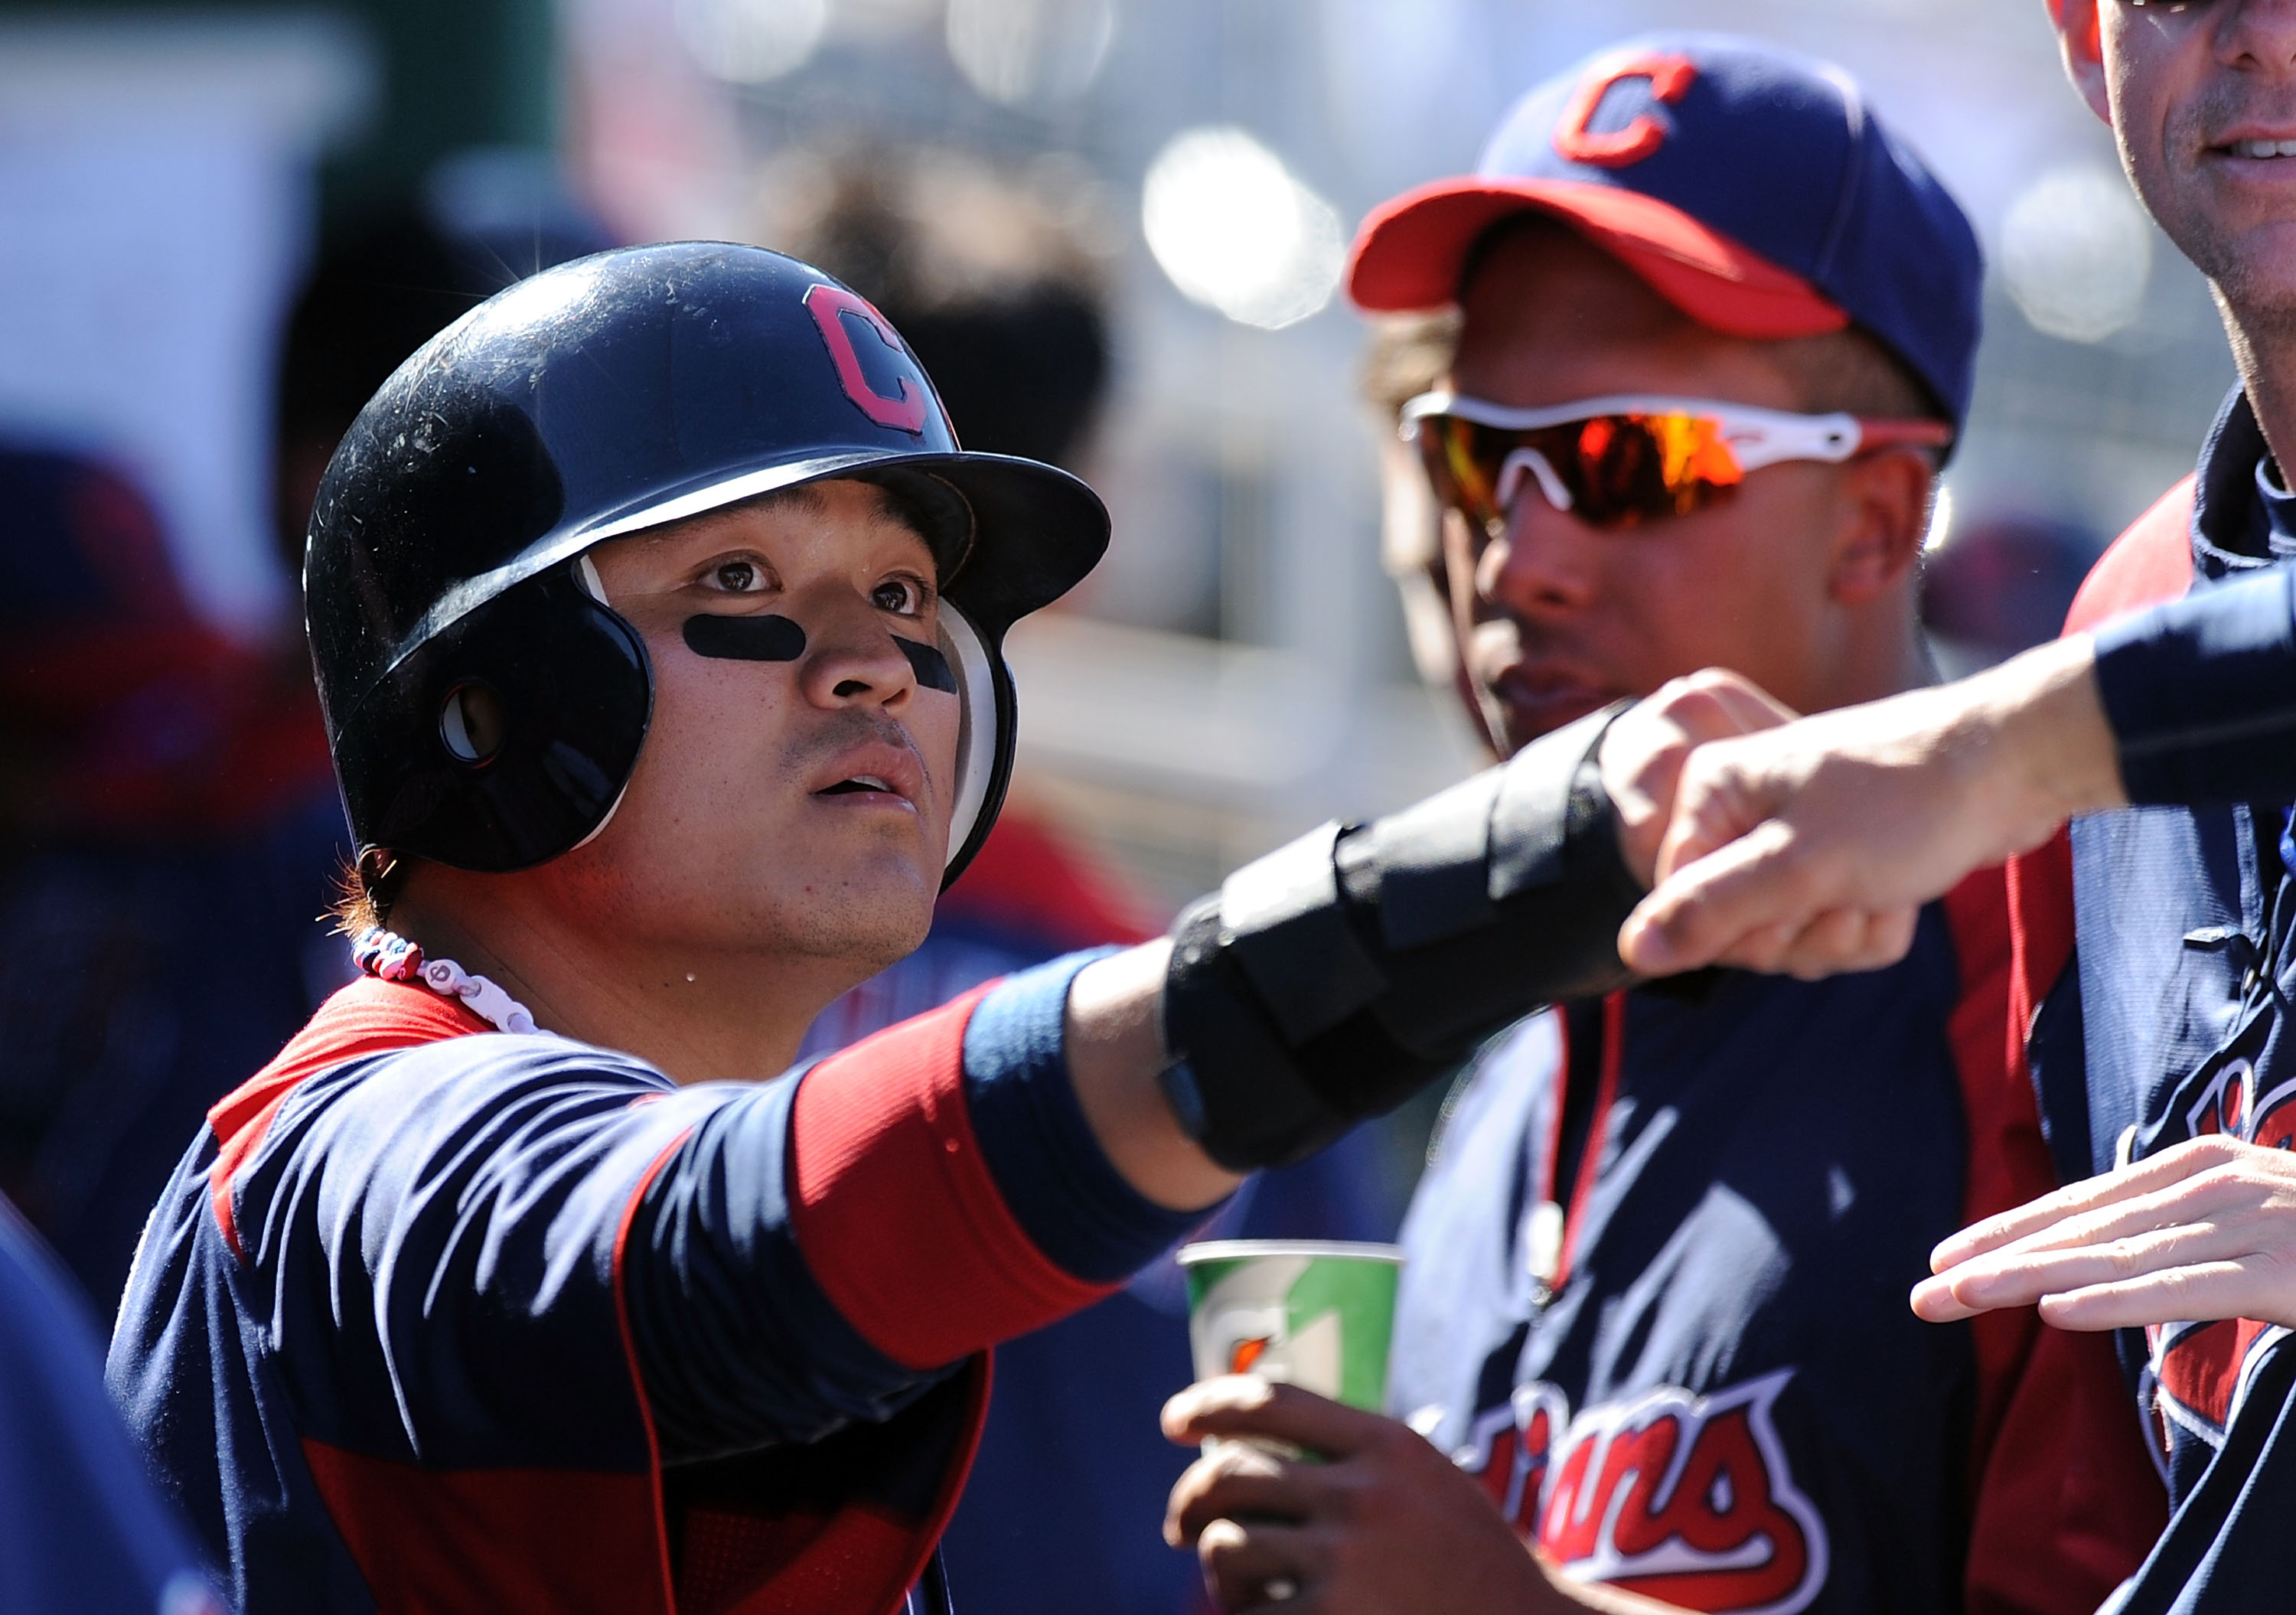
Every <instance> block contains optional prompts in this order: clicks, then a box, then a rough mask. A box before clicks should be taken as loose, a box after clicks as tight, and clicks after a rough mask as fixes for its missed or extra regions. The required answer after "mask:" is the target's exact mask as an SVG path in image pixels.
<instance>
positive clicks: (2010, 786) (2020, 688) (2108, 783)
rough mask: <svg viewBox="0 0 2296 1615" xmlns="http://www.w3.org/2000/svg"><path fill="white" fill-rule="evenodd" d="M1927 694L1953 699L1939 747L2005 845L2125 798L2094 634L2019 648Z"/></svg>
mask: <svg viewBox="0 0 2296 1615" xmlns="http://www.w3.org/2000/svg"><path fill="white" fill-rule="evenodd" d="M1915 699H1920V700H1938V701H1952V702H1953V703H1954V713H1953V716H1952V717H1951V718H1950V719H1949V720H1948V723H1947V725H1946V726H1945V728H1944V733H1943V735H1942V737H1941V742H1940V745H1939V750H1940V751H1941V753H1942V754H1943V755H1944V756H1945V757H1946V758H1948V766H1954V767H1960V768H1962V769H1963V770H1964V771H1965V772H1966V774H1967V775H1968V777H1969V779H1970V786H1969V789H1970V792H1971V794H1972V798H1973V799H1975V801H1976V802H1977V803H1978V805H1979V807H1980V813H1981V815H1982V816H1983V817H1984V818H1986V819H1987V820H1988V821H1989V822H1990V823H1992V824H1996V825H1997V826H1999V827H2000V830H2001V834H2000V836H1999V840H2001V841H2002V843H2003V844H2004V846H2005V847H2008V848H2011V849H2013V850H2021V849H2022V848H2025V847H2030V846H2033V845H2036V844H2038V843H2039V842H2040V841H2042V840H2046V838H2047V837H2048V836H2049V834H2050V833H2051V832H2054V830H2055V829H2056V827H2057V826H2058V825H2059V824H2062V823H2063V822H2064V821H2065V820H2067V819H2069V818H2071V817H2072V816H2074V815H2075V814H2080V813H2093V812H2096V811H2099V810H2101V809H2103V808H2107V807H2121V806H2124V805H2126V803H2127V800H2128V799H2127V797H2126V796H2125V795H2124V794H2123V792H2122V789H2121V783H2120V769H2119V767H2118V764H2117V760H2116V748H2115V743H2114V735H2113V730H2112V725H2111V724H2110V722H2109V721H2108V720H2107V717H2106V715H2105V709H2104V706H2103V701H2102V700H2101V699H2100V695H2099V691H2098V686H2097V674H2096V660H2095V651H2094V647H2093V646H2092V644H2091V642H2090V640H2089V638H2088V636H2087V635H2073V636H2071V637H2070V638H2066V639H2060V640H2055V641H2053V642H2051V643H2050V644H2045V645H2041V646H2038V647H2037V648H2036V649H2033V650H2030V651H2028V652H2025V653H2024V654H2022V655H2021V656H2016V657H2013V658H2012V659H2011V660H2008V661H2005V662H2004V663H2002V664H2001V665H2000V666H1999V667H1997V668H1990V669H1989V670H1988V671H1986V672H1983V673H1980V674H1978V675H1976V676H1973V677H1972V678H1969V679H1967V680H1965V681H1964V683H1963V684H1961V685H1948V686H1946V687H1945V688H1943V689H1940V690H1937V691H1932V692H1926V693H1923V695H1922V696H1919V697H1916V698H1915Z"/></svg>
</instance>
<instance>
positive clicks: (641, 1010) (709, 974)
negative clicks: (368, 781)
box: [389, 869, 867, 1083]
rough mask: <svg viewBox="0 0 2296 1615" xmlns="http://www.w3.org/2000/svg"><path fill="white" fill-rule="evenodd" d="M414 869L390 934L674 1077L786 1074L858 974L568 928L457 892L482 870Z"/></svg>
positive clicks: (539, 1020) (572, 1032) (753, 953)
mask: <svg viewBox="0 0 2296 1615" xmlns="http://www.w3.org/2000/svg"><path fill="white" fill-rule="evenodd" d="M422 873H423V874H424V875H425V876H426V877H429V878H427V879H425V880H424V881H422V882H421V883H419V884H416V883H410V885H409V888H408V889H407V891H406V893H405V894H404V895H403V896H402V897H401V898H400V899H399V901H398V903H397V905H396V906H394V907H393V908H392V910H391V914H390V922H389V923H390V928H391V929H392V930H396V931H398V933H399V934H400V935H402V936H404V937H406V938H407V939H409V940H411V941H414V942H416V943H419V944H420V945H421V946H422V951H423V952H424V954H425V955H428V956H430V957H432V958H446V959H452V960H453V961H454V962H455V963H457V964H459V965H461V966H462V967H463V969H464V970H465V971H469V972H470V973H471V974H472V975H474V976H484V977H486V978H487V979H488V980H491V981H493V982H495V983H496V985H497V986H499V987H500V988H502V989H503V990H504V992H506V993H508V994H509V995H510V996H512V998H514V999H516V1000H518V1001H519V1002H520V1003H521V1004H524V1005H525V1006H526V1007H527V1009H528V1010H529V1012H531V1013H532V1014H533V1016H534V1021H535V1025H536V1026H537V1027H538V1028H540V1029H542V1030H544V1031H548V1032H556V1033H558V1034H559V1035H560V1036H562V1037H571V1038H575V1039H577V1040H578V1041H580V1042H583V1043H593V1044H596V1045H600V1046H602V1047H605V1048H612V1049H619V1050H622V1051H623V1052H625V1053H632V1054H635V1055H636V1056H638V1057H639V1058H640V1059H642V1060H644V1061H646V1062H648V1063H649V1064H652V1065H653V1066H655V1067H657V1068H658V1069H660V1070H661V1071H663V1072H664V1073H665V1074H667V1075H668V1077H670V1078H672V1079H673V1080H675V1081H677V1082H679V1083H690V1082H706V1081H722V1080H732V1081H754V1080H757V1079H759V1078H767V1077H773V1076H776V1075H778V1074H779V1073H781V1072H782V1071H783V1070H787V1069H788V1068H789V1067H790V1065H791V1063H792V1062H794V1061H795V1059H796V1058H797V1052H798V1048H799V1045H800V1043H802V1041H803V1040H804V1037H805V1033H806V1029H808V1027H810V1026H811V1025H812V1024H813V1021H814V1020H815V1018H816V1016H818V1015H819V1014H820V1013H821V1012H822V1011H823V1010H824V1009H825V1008H826V1007H828V1005H829V1004H830V1003H831V1001H832V1000H833V999H834V998H836V996H838V995H839V994H840V993H841V992H843V991H845V990H846V989H847V988H849V987H851V986H853V985H854V983H855V982H856V981H857V980H859V979H860V975H865V974H866V973H867V972H866V971H861V972H860V975H857V973H856V967H855V966H854V965H853V964H852V963H849V962H847V961H841V960H825V959H806V958H791V957H790V956H788V955H780V954H768V953H763V952H760V951H758V950H754V949H744V950H742V951H740V952H738V953H728V952H726V951H722V950H709V949H696V948H690V947H680V948H676V949H665V948H662V947H654V946H651V945H648V944H646V943H644V942H642V941H632V940H631V939H627V938H621V937H617V936H615V935H614V934H613V930H612V928H611V927H606V926H602V927H598V928H595V929H594V930H585V931H583V932H582V933H580V934H575V933H572V932H570V931H569V930H567V929H566V928H564V927H562V926H558V925H554V924H552V923H550V922H549V920H548V918H547V916H546V915H537V914H534V913H532V912H529V909H528V907H527V906H524V905H521V904H519V903H517V902H514V901H512V902H504V901H502V900H501V899H502V898H503V896H504V894H503V893H502V892H501V891H500V890H499V889H496V890H490V891H488V890H478V891H473V890H465V889H464V888H465V887H466V886H470V885H472V884H473V883H474V882H487V881H488V877H484V876H479V877H471V876H464V875H461V874H460V873H458V872H455V871H451V870H438V869H425V870H424V871H423V872H422ZM474 899H475V900H474ZM479 916H483V918H482V919H481V918H480V917H479Z"/></svg>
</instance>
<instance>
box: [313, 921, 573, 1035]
mask: <svg viewBox="0 0 2296 1615" xmlns="http://www.w3.org/2000/svg"><path fill="white" fill-rule="evenodd" d="M351 962H352V963H355V964H357V966H358V967H359V969H360V970H362V971H365V972H366V973H367V974H368V975H370V976H373V977H375V978H376V979H377V980H383V981H405V982H408V983H412V984H414V985H418V986H422V987H427V988H430V990H431V991H432V992H434V993H436V994H438V995H439V996H440V997H441V998H458V999H460V1000H461V1001H462V1002H463V1005H464V1006H465V1007H467V1008H468V1009H469V1010H470V1012H471V1013H472V1014H474V1015H476V1016H478V1017H479V1019H480V1020H481V1021H486V1022H488V1024H489V1025H491V1026H492V1027H494V1029H496V1031H503V1032H538V1031H540V1030H541V1028H540V1027H538V1026H537V1025H535V1024H534V1015H533V1012H531V1011H529V1009H528V1008H527V1007H526V1005H524V1004H521V1003H520V1002H519V1001H518V1000H517V999H515V998H513V997H512V996H510V995H509V994H508V993H506V992H504V991H503V989H502V988H500V987H499V986H497V985H496V983H494V982H492V981H489V980H487V978H486V977H484V976H474V975H472V974H471V973H470V971H466V970H464V969H463V967H462V966H461V965H459V964H457V963H455V962H454V961H453V960H452V959H426V958H424V957H423V956H422V944H421V943H419V942H410V941H408V940H407V939H406V938H405V937H402V936H400V935H399V934H398V932H397V931H395V930H384V929H383V928H382V927H381V926H380V925H372V926H369V927H368V928H367V929H366V930H363V931H361V932H359V934H358V935H357V936H356V937H354V938H353V939H351Z"/></svg>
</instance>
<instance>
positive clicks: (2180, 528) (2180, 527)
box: [2065, 476, 2199, 634]
mask: <svg viewBox="0 0 2296 1615" xmlns="http://www.w3.org/2000/svg"><path fill="white" fill-rule="evenodd" d="M2198 486H2199V479H2198V477H2197V476H2192V477H2187V478H2185V480H2183V481H2182V482H2179V483H2177V485H2176V487H2174V488H2170V489H2169V491H2168V492H2167V493H2165V494H2163V495H2161V497H2160V498H2159V499H2157V500H2155V501H2154V502H2153V506H2152V508H2151V509H2149V510H2147V511H2146V512H2144V514H2143V515H2141V516H2139V517H2137V518H2136V521H2132V522H2130V523H2129V524H2128V531H2126V532H2124V533H2122V534H2121V535H2120V537H2118V538H2116V539H2114V540H2113V541H2112V546H2111V547H2110V548H2108V549H2107V550H2106V551H2105V552H2104V553H2103V555H2102V556H2100V557H2099V558H2098V560H2097V563H2096V564H2095V566H2094V567H2091V568H2090V569H2089V574H2088V577H2087V578H2086V579H2084V580H2083V581H2082V583H2081V586H2080V592H2079V594H2075V595H2074V596H2073V603H2072V609H2071V611H2069V612H2067V613H2066V615H2065V632H2067V633H2068V634H2077V633H2082V632H2085V631H2086V630H2087V629H2089V628H2093V627H2096V626H2097V625H2098V624H2100V623H2102V622H2103V621H2105V620H2106V619H2108V618H2112V617H2118V616H2119V615H2120V613H2121V612H2123V611H2136V610H2138V609H2140V608H2142V607H2144V606H2149V605H2158V604H2160V603H2161V602H2163V601H2168V600H2177V599H2181V598H2182V597H2183V596H2184V594H2185V592H2186V591H2187V590H2188V589H2190V588H2191V587H2192V586H2193V502H2194V496H2195V492H2196V490H2197V488H2198Z"/></svg>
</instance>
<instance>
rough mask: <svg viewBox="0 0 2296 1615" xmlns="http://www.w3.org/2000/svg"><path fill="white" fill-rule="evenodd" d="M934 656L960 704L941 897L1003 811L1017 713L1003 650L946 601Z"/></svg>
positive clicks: (962, 870) (1011, 776)
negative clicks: (952, 681) (951, 679)
mask: <svg viewBox="0 0 2296 1615" xmlns="http://www.w3.org/2000/svg"><path fill="white" fill-rule="evenodd" d="M940 650H941V654H942V655H944V656H946V657H947V659H948V665H949V669H950V671H951V672H953V673H955V676H956V694H957V700H958V701H960V702H961V703H963V721H962V723H961V724H960V726H959V727H958V730H957V738H956V789H955V792H954V793H953V794H954V798H955V806H954V807H953V808H952V810H951V812H950V815H949V822H948V862H947V864H946V865H943V867H942V872H941V882H940V884H941V889H942V890H943V891H946V890H947V889H948V888H949V886H950V885H951V884H952V883H953V882H954V881H955V880H956V877H957V876H959V875H961V874H963V873H964V866H965V865H968V864H970V863H972V859H973V857H974V855H975V854H977V853H978V852H980V847H981V843H982V842H984V841H986V840H988V832H989V831H990V830H991V829H993V828H995V826H996V815H997V811H998V810H999V809H1000V808H1002V807H1004V806H1005V787H1006V786H1007V785H1009V784H1010V783H1012V779H1013V739H1014V726H1015V724H1016V722H1017V718H1018V710H1017V707H1016V703H1015V702H1014V700H1013V675H1012V672H1011V670H1010V669H1009V668H1006V666H1005V651H1004V646H1003V645H1002V644H1001V643H998V642H996V641H992V640H990V639H989V638H988V637H987V636H986V635H983V634H982V633H981V631H980V629H979V628H978V627H974V626H973V624H972V620H971V619H969V618H967V617H966V616H965V615H964V613H963V612H962V611H958V610H957V608H956V607H955V606H954V605H953V604H951V603H949V601H948V600H947V598H946V597H944V598H943V599H942V601H941V605H940Z"/></svg>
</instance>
